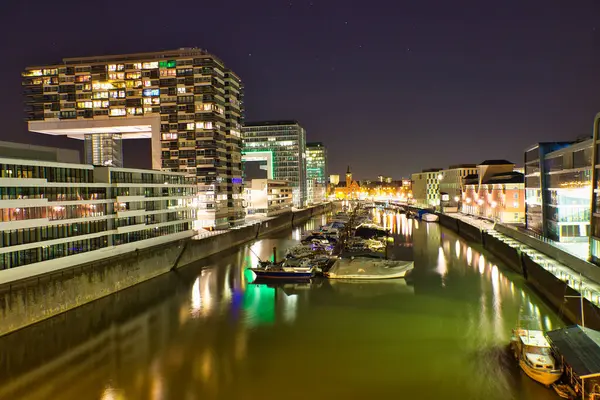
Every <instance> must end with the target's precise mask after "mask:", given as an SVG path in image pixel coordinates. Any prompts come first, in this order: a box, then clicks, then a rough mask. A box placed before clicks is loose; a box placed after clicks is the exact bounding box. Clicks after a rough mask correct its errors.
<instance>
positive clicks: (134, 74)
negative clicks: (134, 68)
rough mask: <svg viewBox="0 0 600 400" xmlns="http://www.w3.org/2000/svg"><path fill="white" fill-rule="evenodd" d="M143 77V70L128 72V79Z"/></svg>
mask: <svg viewBox="0 0 600 400" xmlns="http://www.w3.org/2000/svg"><path fill="white" fill-rule="evenodd" d="M141 77H142V73H141V72H139V71H138V72H128V73H127V79H140V78H141Z"/></svg>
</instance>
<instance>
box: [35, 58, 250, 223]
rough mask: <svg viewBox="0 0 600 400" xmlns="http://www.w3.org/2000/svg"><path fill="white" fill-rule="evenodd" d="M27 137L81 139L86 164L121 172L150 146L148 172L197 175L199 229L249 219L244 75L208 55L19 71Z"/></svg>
mask: <svg viewBox="0 0 600 400" xmlns="http://www.w3.org/2000/svg"><path fill="white" fill-rule="evenodd" d="M23 85H24V89H25V96H26V100H25V102H26V106H25V109H26V113H27V120H28V125H29V130H30V131H32V132H38V133H43V134H50V135H66V136H68V137H71V138H75V139H80V140H83V141H84V142H85V143H84V149H85V160H86V163H88V164H92V165H101V166H114V167H122V166H123V154H122V145H121V141H122V140H126V139H150V140H151V144H152V155H151V158H152V168H153V169H157V170H159V169H162V170H165V171H171V172H186V173H191V174H194V175H196V176H197V177H198V184H199V189H200V191H199V201H198V204H199V206H200V207H201V209H200V210H199V216H200V221H201V222H200V223H201V225H202V226H204V227H209V228H211V227H216V228H224V227H227V226H230V225H236V224H238V223H240V222H242V221H243V218H244V212H243V210H242V206H241V205H242V204H241V202H242V179H241V124H242V115H243V106H242V104H243V103H242V97H243V88H242V84H241V81H240V79H239V78H238V76H237V75H236V74H235V73H233V72H232V71H231V70H230V69H228V68H226V67H225V65H224V64H223V62H222V61H221V60H219V59H218V58H217V57H215V56H214V55H211V54H209V53H207V52H206V51H204V50H200V49H195V48H182V49H179V50H173V51H163V52H154V53H139V54H126V55H116V56H100V57H82V58H66V59H63V60H62V62H60V63H57V64H52V65H46V66H38V67H29V68H27V69H26V70H25V71H24V72H23Z"/></svg>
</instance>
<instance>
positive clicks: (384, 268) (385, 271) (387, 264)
mask: <svg viewBox="0 0 600 400" xmlns="http://www.w3.org/2000/svg"><path fill="white" fill-rule="evenodd" d="M414 266H415V263H414V262H413V261H392V260H382V259H375V258H367V257H353V258H350V259H347V258H340V259H338V260H336V261H335V263H334V264H333V266H332V267H331V268H330V269H329V271H328V272H327V273H324V274H323V275H325V276H326V277H327V278H329V279H351V280H363V279H364V280H378V279H395V278H404V277H405V276H406V274H407V273H408V272H409V271H411V270H412V269H413V268H414Z"/></svg>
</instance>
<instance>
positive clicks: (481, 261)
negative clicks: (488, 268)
mask: <svg viewBox="0 0 600 400" xmlns="http://www.w3.org/2000/svg"><path fill="white" fill-rule="evenodd" d="M484 271H485V258H483V255H480V256H479V273H480V274H481V275H483V272H484Z"/></svg>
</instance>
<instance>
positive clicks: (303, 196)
mask: <svg viewBox="0 0 600 400" xmlns="http://www.w3.org/2000/svg"><path fill="white" fill-rule="evenodd" d="M242 137H243V147H244V149H243V151H244V157H245V158H246V159H248V158H247V157H252V159H260V158H264V159H265V160H267V162H269V161H268V160H271V162H270V166H269V167H268V169H269V174H268V175H267V178H268V179H275V180H284V181H287V182H289V184H290V186H292V192H293V200H294V207H298V208H301V207H304V206H306V203H307V190H306V157H305V155H306V131H305V130H304V128H302V126H300V124H299V123H298V121H260V122H252V123H247V124H245V125H244V127H243V128H242Z"/></svg>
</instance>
